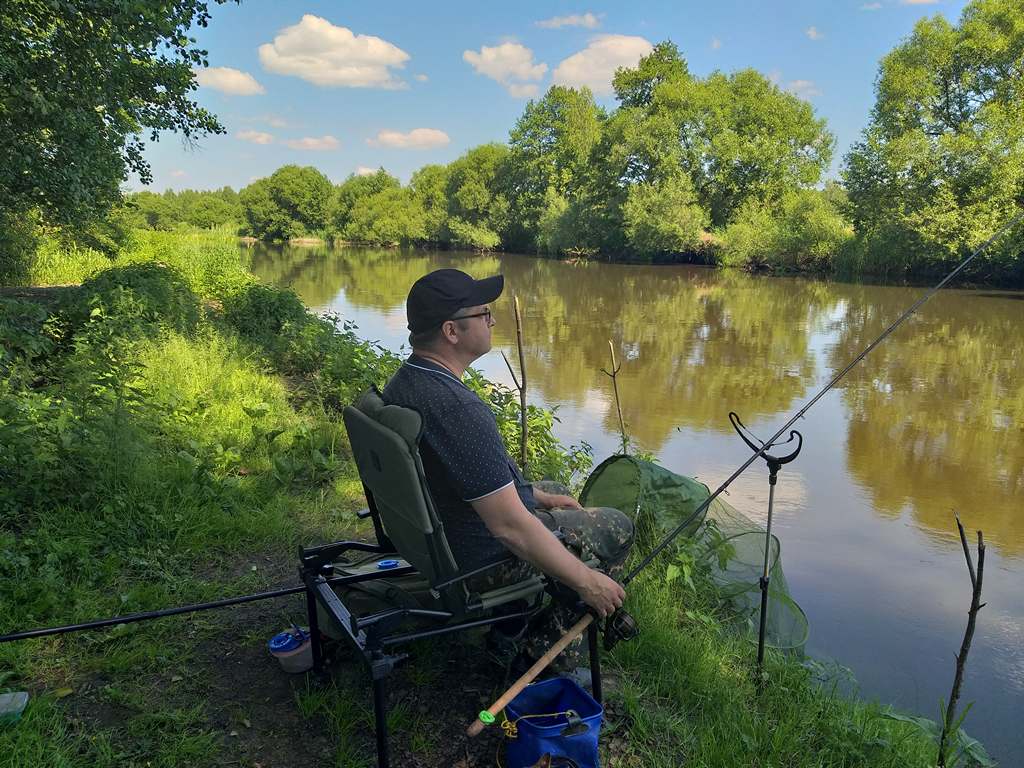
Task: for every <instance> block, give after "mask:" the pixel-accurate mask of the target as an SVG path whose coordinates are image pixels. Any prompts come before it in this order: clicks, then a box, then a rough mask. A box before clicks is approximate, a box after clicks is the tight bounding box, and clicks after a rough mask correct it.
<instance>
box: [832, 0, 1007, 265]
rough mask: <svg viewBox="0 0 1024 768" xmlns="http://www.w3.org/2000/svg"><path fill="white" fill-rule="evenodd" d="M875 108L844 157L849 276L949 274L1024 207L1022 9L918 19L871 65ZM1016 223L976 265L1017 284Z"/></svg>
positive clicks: (994, 4)
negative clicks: (852, 233) (850, 233)
mask: <svg viewBox="0 0 1024 768" xmlns="http://www.w3.org/2000/svg"><path fill="white" fill-rule="evenodd" d="M876 95H877V99H876V103H875V107H874V109H873V110H872V112H871V121H870V123H869V125H868V127H867V128H866V129H865V130H864V132H863V134H862V136H861V140H860V141H859V142H857V144H855V145H854V147H853V149H852V150H851V151H850V153H849V155H847V157H846V167H845V171H844V181H845V184H846V187H847V190H848V192H849V197H850V206H849V210H850V215H851V217H852V220H853V223H854V226H855V227H856V231H857V241H856V247H855V248H853V249H851V250H850V251H849V253H848V255H847V258H845V259H844V260H843V261H842V263H841V265H840V266H841V267H842V269H843V270H845V271H848V272H853V273H857V272H870V273H875V274H883V275H888V276H896V277H901V276H904V275H908V274H916V275H921V274H938V273H942V272H945V271H947V270H949V269H951V268H952V266H953V265H954V264H956V263H957V262H959V261H960V260H961V259H963V258H964V257H965V256H966V255H967V254H968V253H970V252H971V251H972V250H973V249H975V248H977V247H978V246H979V245H981V244H982V243H983V242H984V241H986V240H987V239H988V238H989V237H991V236H992V235H993V234H994V233H995V232H996V231H997V230H998V229H999V228H1000V227H1002V226H1003V224H1005V223H1007V222H1008V221H1010V220H1011V219H1012V218H1013V217H1014V216H1015V215H1016V214H1017V213H1018V212H1019V211H1020V209H1021V206H1022V204H1024V8H1022V6H1021V3H1020V2H1018V1H1017V0H973V2H971V3H969V4H968V5H967V6H966V7H965V8H964V10H963V13H962V14H961V17H960V20H959V23H957V24H951V23H950V22H949V21H947V20H946V18H945V17H944V16H942V15H941V14H936V15H935V16H933V17H931V18H925V19H922V20H921V21H919V22H918V23H917V25H916V26H915V27H914V32H913V34H912V35H911V36H910V37H909V38H908V39H907V40H905V41H903V42H902V43H901V44H900V45H898V46H897V47H896V48H895V49H894V50H893V51H891V52H890V53H889V54H888V55H886V56H885V57H884V58H883V59H882V62H881V66H880V67H879V73H878V80H877V85H876ZM1022 243H1024V224H1018V226H1017V227H1016V228H1015V229H1014V230H1012V231H1010V232H1009V233H1007V234H1006V235H1005V236H1003V237H1001V238H1000V239H999V240H998V241H997V242H994V243H993V244H992V246H991V248H990V249H989V250H988V251H987V253H986V254H985V256H984V258H982V259H979V260H978V262H977V263H975V264H974V265H972V269H971V272H970V274H971V275H973V276H974V277H975V278H976V279H981V280H986V281H1000V282H1009V283H1013V284H1017V285H1020V284H1021V283H1022V282H1024V247H1022Z"/></svg>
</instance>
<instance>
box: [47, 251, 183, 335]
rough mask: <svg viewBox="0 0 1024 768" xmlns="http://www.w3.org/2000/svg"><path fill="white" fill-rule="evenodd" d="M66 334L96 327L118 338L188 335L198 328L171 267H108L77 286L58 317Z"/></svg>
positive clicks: (176, 273)
mask: <svg viewBox="0 0 1024 768" xmlns="http://www.w3.org/2000/svg"><path fill="white" fill-rule="evenodd" d="M64 316H65V318H66V321H67V324H68V326H69V330H70V331H71V332H72V333H74V332H76V331H77V330H79V329H81V328H83V327H84V326H86V325H88V324H90V323H93V322H94V321H97V320H99V321H101V322H104V323H111V324H114V325H116V328H115V329H113V330H111V331H109V333H111V334H112V335H116V336H121V337H135V336H150V337H152V336H154V335H156V334H157V333H159V332H160V331H162V330H168V329H170V330H176V331H181V332H188V331H192V330H194V329H195V327H196V324H197V323H198V322H199V301H198V300H197V298H196V295H195V294H194V293H193V292H192V290H191V289H190V288H189V286H188V284H187V283H186V282H185V280H184V278H183V277H182V276H181V275H180V274H179V273H178V272H177V270H175V269H173V268H172V267H168V266H165V265H163V264H157V263H141V264H131V265H129V266H124V267H112V268H111V269H108V270H106V271H104V272H101V273H100V274H99V275H97V276H96V277H93V278H90V279H88V280H86V281H85V282H84V283H82V286H81V288H79V290H78V291H77V292H76V293H75V294H74V295H73V298H72V299H71V300H70V302H69V303H68V306H67V307H66V310H65V312H64Z"/></svg>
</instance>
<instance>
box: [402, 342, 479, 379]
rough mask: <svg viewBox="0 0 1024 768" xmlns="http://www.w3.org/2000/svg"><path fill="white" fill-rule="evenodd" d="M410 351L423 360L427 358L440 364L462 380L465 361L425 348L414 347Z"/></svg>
mask: <svg viewBox="0 0 1024 768" xmlns="http://www.w3.org/2000/svg"><path fill="white" fill-rule="evenodd" d="M412 353H413V354H414V355H416V357H419V358H422V359H423V360H429V361H430V362H432V363H435V364H437V365H440V366H441V367H442V368H444V369H445V370H448V371H451V374H452V376H454V377H455V378H457V379H458V380H459V381H462V375H463V374H464V373H465V372H466V363H463V362H461V361H459V360H455V359H452V358H450V357H446V356H444V355H440V354H438V353H437V352H432V351H430V350H426V349H414V350H413V351H412Z"/></svg>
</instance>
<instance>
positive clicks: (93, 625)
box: [0, 566, 416, 644]
mask: <svg viewBox="0 0 1024 768" xmlns="http://www.w3.org/2000/svg"><path fill="white" fill-rule="evenodd" d="M415 572H416V569H415V568H412V567H410V566H406V567H404V568H396V569H394V570H392V571H391V573H392V574H393V575H395V576H406V575H408V574H412V573H415ZM374 578H377V574H376V573H375V572H374V573H369V574H366V573H357V574H352V575H349V576H333V577H331V578H328V579H327V580H326V581H327V583H328V584H356V583H358V582H360V581H371V580H373V579H374ZM305 591H306V587H305V586H304V585H303V586H301V587H285V588H283V589H275V590H272V591H270V592H257V593H255V594H252V595H240V596H238V597H228V598H224V599H223V600H213V601H211V602H208V603H193V604H191V605H181V606H178V607H176V608H163V609H160V610H156V611H143V612H140V613H130V614H126V615H124V616H114V617H112V618H109V619H96V620H94V621H86V622H82V623H79V624H65V625H63V626H60V627H45V628H42V629H29V630H25V631H23V632H13V633H11V634H7V635H0V644H2V643H11V642H14V641H16V640H30V639H32V638H37V637H49V636H51V635H65V634H68V633H69V632H81V631H83V630H89V629H103V628H105V627H116V626H118V625H119V624H134V623H136V622H139V621H151V620H152V619H162V618H164V617H167V616H179V615H181V614H184V613H198V612H199V611H210V610H214V609H216V608H227V607H230V606H232V605H243V604H245V603H253V602H256V601H257V600H271V599H273V598H276V597H285V596H287V595H297V594H298V593H300V592H305Z"/></svg>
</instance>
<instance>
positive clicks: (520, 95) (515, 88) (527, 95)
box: [507, 83, 540, 99]
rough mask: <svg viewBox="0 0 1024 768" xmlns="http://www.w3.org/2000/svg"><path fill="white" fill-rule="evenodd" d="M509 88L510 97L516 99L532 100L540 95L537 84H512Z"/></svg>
mask: <svg viewBox="0 0 1024 768" xmlns="http://www.w3.org/2000/svg"><path fill="white" fill-rule="evenodd" d="M507 87H508V95H509V96H512V97H513V98H516V99H532V98H533V97H534V96H536V95H538V94H539V93H540V86H538V85H537V84H536V83H512V84H510V85H509V86H507Z"/></svg>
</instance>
